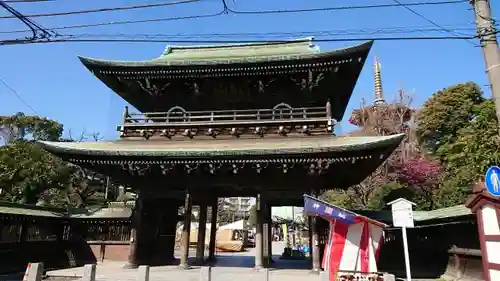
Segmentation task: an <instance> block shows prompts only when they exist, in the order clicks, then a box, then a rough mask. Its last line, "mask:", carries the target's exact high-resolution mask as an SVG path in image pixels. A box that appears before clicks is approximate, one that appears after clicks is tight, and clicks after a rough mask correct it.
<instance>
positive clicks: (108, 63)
mask: <svg viewBox="0 0 500 281" xmlns="http://www.w3.org/2000/svg"><path fill="white" fill-rule="evenodd" d="M372 45H373V41H367V42H364V43H362V44H359V45H355V46H349V47H346V48H341V49H336V50H332V51H327V52H319V51H311V52H297V53H283V54H279V53H276V54H273V55H269V56H259V55H257V56H251V55H247V56H244V55H241V56H238V57H230V56H223V57H212V58H209V59H208V58H207V59H203V58H197V59H183V58H182V57H179V56H178V58H177V59H176V58H172V59H171V58H169V56H168V55H164V56H161V57H159V58H156V59H152V60H144V61H117V60H103V59H94V58H89V57H82V56H79V57H78V58H79V59H80V61H81V62H82V63H83V64H84V65H85V66H86V67H87V68H89V69H93V68H102V67H122V68H135V67H170V66H196V65H203V66H206V65H231V64H238V63H268V62H279V61H294V60H304V59H320V58H327V57H332V58H333V57H336V56H341V55H345V54H346V53H356V52H360V51H365V52H368V51H369V50H370V49H371V46H372ZM205 47H206V46H205ZM177 48H183V47H177Z"/></svg>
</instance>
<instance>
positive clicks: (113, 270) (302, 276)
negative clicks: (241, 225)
mask: <svg viewBox="0 0 500 281" xmlns="http://www.w3.org/2000/svg"><path fill="white" fill-rule="evenodd" d="M283 248H284V243H283V242H274V243H273V254H274V255H275V258H274V261H275V268H273V269H271V270H270V272H269V280H270V281H320V277H319V276H318V275H315V274H312V273H310V270H309V264H308V261H307V260H280V259H279V255H281V253H282V252H283ZM253 256H254V250H253V249H250V250H249V251H247V252H242V253H220V254H218V255H217V264H216V265H215V266H214V267H213V268H212V280H214V281H262V280H264V276H263V273H262V272H259V271H256V270H254V269H253V267H254V257H253ZM123 265H124V263H123V262H104V263H100V264H98V265H97V272H96V275H97V281H108V280H109V281H111V280H113V281H132V280H137V279H136V278H137V270H134V269H123ZM47 275H48V276H52V277H55V276H67V277H81V276H82V275H83V268H81V267H79V268H70V269H63V270H54V271H49V272H47ZM199 278H200V267H192V268H191V269H189V270H183V269H179V268H178V267H177V266H157V267H152V268H151V269H150V280H151V281H179V280H183V281H184V280H186V281H198V280H199ZM52 279H53V280H57V279H59V278H57V279H56V278H52ZM59 280H61V279H59Z"/></svg>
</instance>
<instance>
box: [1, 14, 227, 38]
mask: <svg viewBox="0 0 500 281" xmlns="http://www.w3.org/2000/svg"><path fill="white" fill-rule="evenodd" d="M224 13H226V11H225V10H223V11H220V12H217V13H214V14H205V15H192V16H182V17H170V18H155V19H144V20H127V21H112V22H103V23H91V24H79V25H69V26H58V27H54V28H52V30H65V29H76V28H88V27H97V26H109V25H122V24H136V23H148V22H161V21H175V20H187V19H202V18H213V17H217V16H220V15H223V14H224ZM27 31H29V30H12V31H2V32H0V34H13V33H24V32H27Z"/></svg>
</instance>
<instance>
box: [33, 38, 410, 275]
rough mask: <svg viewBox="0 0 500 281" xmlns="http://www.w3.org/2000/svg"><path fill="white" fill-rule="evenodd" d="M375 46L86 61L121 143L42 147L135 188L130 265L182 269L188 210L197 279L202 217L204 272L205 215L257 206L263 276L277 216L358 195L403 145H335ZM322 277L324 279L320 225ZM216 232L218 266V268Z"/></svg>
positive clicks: (372, 140)
mask: <svg viewBox="0 0 500 281" xmlns="http://www.w3.org/2000/svg"><path fill="white" fill-rule="evenodd" d="M372 43H373V42H366V43H363V44H360V45H357V46H353V47H348V48H344V49H339V50H334V51H328V52H321V51H320V50H319V48H318V47H317V46H315V45H313V44H312V38H306V39H300V40H293V41H284V42H278V43H259V44H235V45H217V46H169V47H167V48H166V49H165V51H164V52H163V54H162V55H161V56H160V57H158V58H156V59H152V60H147V61H135V62H131V61H110V60H101V59H92V58H85V57H80V60H81V62H82V63H83V64H84V65H85V66H86V67H87V68H88V69H89V70H90V71H91V72H92V73H93V74H94V75H95V76H96V77H97V78H98V79H99V80H101V81H102V82H103V83H104V84H106V85H107V86H108V87H109V88H111V89H112V90H113V91H115V92H116V93H117V94H118V95H120V96H121V97H122V98H123V99H124V100H126V101H127V102H128V103H129V104H131V105H132V106H133V107H135V110H131V109H129V108H128V107H126V108H125V110H124V114H123V122H122V124H120V125H118V126H117V130H118V131H119V133H120V140H117V141H112V142H92V143H90V142H80V143H69V142H40V145H41V146H42V147H43V148H44V149H46V150H47V151H49V152H51V153H53V154H55V155H57V156H59V157H61V158H62V159H64V160H66V161H68V162H70V163H74V164H77V165H80V166H82V167H85V168H88V169H91V170H94V171H96V172H99V173H102V174H104V175H107V176H110V177H112V178H113V179H114V180H116V181H118V182H121V183H122V184H124V185H127V186H130V187H131V188H133V189H134V190H135V191H136V192H137V194H138V198H137V200H136V205H135V208H134V212H133V217H132V221H133V231H132V235H131V237H132V238H131V242H130V255H129V265H130V266H137V265H138V264H157V263H163V264H164V263H167V262H172V261H173V260H172V259H173V250H174V244H175V241H174V238H173V237H175V235H174V233H175V225H176V223H177V222H178V209H179V207H180V206H183V209H184V217H183V220H184V227H183V230H182V239H181V249H182V256H181V260H180V264H181V266H182V267H184V268H187V267H188V252H189V251H188V244H189V243H188V241H189V240H190V238H189V235H190V225H191V224H190V222H191V210H192V205H193V204H196V205H199V206H200V218H199V225H200V228H199V231H198V240H197V241H198V245H197V254H196V261H197V262H199V263H202V262H204V254H203V253H204V248H205V243H204V241H205V235H206V234H205V232H206V229H205V222H206V221H207V206H211V209H212V212H211V214H212V215H211V217H212V225H213V226H215V225H216V211H217V205H216V202H217V198H218V197H236V196H238V197H241V196H252V197H256V198H257V200H256V201H257V203H256V204H257V213H258V215H257V223H256V235H255V244H256V251H255V252H256V256H255V267H256V268H260V267H263V266H266V265H268V264H270V262H269V261H270V255H271V254H270V253H271V251H270V245H271V238H270V230H271V228H270V226H269V225H270V222H271V215H270V213H271V212H270V210H271V206H293V205H295V206H301V205H303V194H304V193H307V194H310V195H312V196H317V195H318V194H319V192H321V191H323V190H327V189H333V188H341V189H345V188H347V187H349V186H351V185H354V184H358V183H359V182H361V181H362V180H363V179H364V178H366V177H367V176H368V175H370V174H371V173H372V172H373V171H374V170H375V169H376V168H377V167H378V166H379V165H381V164H382V163H383V162H384V161H385V160H386V159H387V158H388V157H389V155H390V154H391V153H392V152H393V150H394V149H395V148H396V147H397V146H398V145H399V143H400V142H401V140H402V139H403V138H404V135H403V134H399V135H390V136H373V137H337V136H335V135H334V134H333V131H334V129H335V125H336V124H337V122H339V121H340V120H341V119H342V117H343V115H344V112H345V110H346V107H347V104H348V102H349V99H350V97H351V94H352V91H353V88H354V86H355V84H356V81H357V79H358V76H359V74H360V72H361V70H362V68H363V65H364V63H365V61H366V58H367V56H368V53H369V51H370V49H371V47H372ZM311 224H312V227H311V229H312V230H311V231H312V232H313V233H312V237H313V240H315V241H314V242H313V245H314V246H313V249H312V254H313V255H312V256H313V258H312V268H313V269H314V270H320V254H319V253H320V246H321V245H320V244H321V243H320V241H319V240H318V239H319V238H318V237H319V234H318V232H317V227H315V225H316V222H315V220H314V219H313V220H312V222H311ZM215 234H216V228H215V227H211V229H210V234H209V236H210V238H209V241H210V242H209V256H208V258H209V259H214V258H215V243H216V242H215Z"/></svg>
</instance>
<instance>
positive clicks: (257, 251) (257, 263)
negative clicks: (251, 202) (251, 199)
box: [255, 194, 264, 269]
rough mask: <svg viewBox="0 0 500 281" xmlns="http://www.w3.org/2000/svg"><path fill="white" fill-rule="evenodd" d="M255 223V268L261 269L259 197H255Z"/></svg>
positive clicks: (261, 240) (260, 205)
mask: <svg viewBox="0 0 500 281" xmlns="http://www.w3.org/2000/svg"><path fill="white" fill-rule="evenodd" d="M255 204H256V206H257V208H256V222H255V268H256V269H261V268H263V267H264V266H263V261H262V258H263V253H264V252H263V239H262V238H263V237H262V217H263V216H262V211H263V210H262V209H263V208H262V198H261V195H260V194H258V195H257V200H256V203H255Z"/></svg>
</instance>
